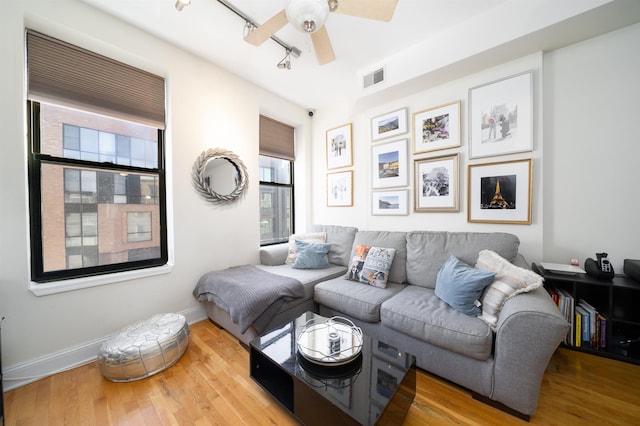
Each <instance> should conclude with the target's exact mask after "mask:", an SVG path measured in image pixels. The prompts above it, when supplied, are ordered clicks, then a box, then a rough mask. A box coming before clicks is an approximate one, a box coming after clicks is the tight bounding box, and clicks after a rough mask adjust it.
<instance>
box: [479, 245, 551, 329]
mask: <svg viewBox="0 0 640 426" xmlns="http://www.w3.org/2000/svg"><path fill="white" fill-rule="evenodd" d="M476 268H477V269H481V270H483V271H489V272H495V274H496V277H495V278H494V280H493V282H492V283H491V284H489V285H488V286H487V288H485V290H484V292H483V293H482V297H481V298H480V303H482V306H481V308H482V313H481V314H480V315H479V316H478V318H480V319H481V320H482V321H484V322H486V323H487V324H489V326H490V327H491V328H492V329H494V330H495V328H496V325H497V324H498V316H499V315H500V311H501V310H502V306H504V303H505V302H506V301H507V300H508V299H510V298H511V297H513V296H515V295H517V294H520V293H526V292H528V291H531V290H534V289H536V288H538V287H540V286H542V282H543V279H542V277H541V276H540V275H538V274H536V273H535V272H533V271H530V270H528V269H524V268H520V267H519V266H516V265H514V264H513V263H511V262H509V261H508V260H507V259H505V258H503V257H502V256H500V255H499V254H498V253H496V252H493V251H491V250H482V251H481V252H480V254H479V256H478V261H477V262H476Z"/></svg>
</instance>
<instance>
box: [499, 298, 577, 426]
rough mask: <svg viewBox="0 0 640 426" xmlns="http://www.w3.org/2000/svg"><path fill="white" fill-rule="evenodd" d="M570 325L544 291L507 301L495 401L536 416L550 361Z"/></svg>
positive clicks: (501, 331) (500, 331) (502, 319)
mask: <svg viewBox="0 0 640 426" xmlns="http://www.w3.org/2000/svg"><path fill="white" fill-rule="evenodd" d="M568 329H569V324H568V323H567V322H566V321H565V320H564V318H563V317H562V315H561V314H560V311H559V309H558V307H557V306H556V305H555V303H553V300H552V299H551V297H549V295H548V294H547V292H546V291H545V289H544V288H542V287H540V288H538V289H536V290H533V291H531V292H529V293H523V294H519V295H517V296H515V297H512V298H511V299H509V300H507V301H506V303H505V304H504V307H503V308H502V312H501V313H500V316H499V318H498V324H497V328H496V340H495V347H494V357H495V369H494V389H493V395H492V397H491V399H494V400H497V401H501V402H503V403H504V404H506V405H508V406H510V407H512V408H514V409H516V410H518V411H520V412H521V413H523V414H529V415H531V414H533V413H535V411H536V407H537V405H538V396H539V393H540V385H541V383H542V376H543V375H544V371H545V369H546V368H547V365H548V363H549V359H550V358H551V356H552V355H553V353H554V352H555V350H556V348H557V347H558V345H559V344H560V342H561V341H562V339H563V338H564V337H565V336H566V334H567V331H568Z"/></svg>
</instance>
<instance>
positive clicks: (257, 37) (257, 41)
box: [244, 9, 289, 46]
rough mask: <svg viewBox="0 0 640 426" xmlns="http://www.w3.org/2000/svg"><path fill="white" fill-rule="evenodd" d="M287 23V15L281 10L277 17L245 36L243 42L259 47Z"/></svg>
mask: <svg viewBox="0 0 640 426" xmlns="http://www.w3.org/2000/svg"><path fill="white" fill-rule="evenodd" d="M288 22H289V21H288V20H287V15H286V14H285V11H284V9H283V10H281V11H280V12H279V13H278V14H277V15H275V16H273V17H271V18H270V19H269V20H268V21H267V22H265V23H264V24H262V25H260V26H259V27H258V28H256V29H254V30H253V31H251V32H250V33H249V34H247V36H246V37H245V38H244V41H246V42H247V43H250V44H253V45H254V46H260V45H261V44H262V43H264V42H265V41H267V40H268V39H269V38H270V37H271V36H272V35H274V34H275V33H277V32H278V31H280V29H281V28H282V27H284V26H285V25H286V24H287V23H288Z"/></svg>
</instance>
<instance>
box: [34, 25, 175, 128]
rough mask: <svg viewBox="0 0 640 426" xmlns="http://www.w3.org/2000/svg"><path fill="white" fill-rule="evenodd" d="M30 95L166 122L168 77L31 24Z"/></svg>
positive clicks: (128, 117) (161, 124) (142, 120)
mask: <svg viewBox="0 0 640 426" xmlns="http://www.w3.org/2000/svg"><path fill="white" fill-rule="evenodd" d="M27 64H28V69H27V74H28V92H29V98H30V99H34V100H42V101H45V102H46V101H51V102H53V103H56V104H63V105H64V106H69V107H75V108H80V109H83V110H85V111H91V112H94V113H98V114H107V115H110V116H112V117H115V118H119V119H123V120H128V121H135V122H138V123H141V124H145V125H149V126H153V127H157V128H159V129H164V128H165V96H164V93H165V87H164V86H165V85H164V79H163V78H162V77H159V76H157V75H154V74H151V73H149V72H146V71H143V70H140V69H137V68H134V67H132V66H129V65H127V64H124V63H122V62H118V61H115V60H113V59H110V58H107V57H104V56H101V55H98V54H96V53H93V52H90V51H88V50H85V49H82V48H80V47H77V46H74V45H71V44H69V43H66V42H63V41H60V40H57V39H55V38H52V37H49V36H46V35H44V34H40V33H38V32H35V31H32V30H27Z"/></svg>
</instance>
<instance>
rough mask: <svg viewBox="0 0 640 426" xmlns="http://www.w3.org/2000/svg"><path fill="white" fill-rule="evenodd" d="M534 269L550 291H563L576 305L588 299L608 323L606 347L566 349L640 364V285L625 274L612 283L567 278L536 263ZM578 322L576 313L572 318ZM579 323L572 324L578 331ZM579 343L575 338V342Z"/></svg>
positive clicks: (575, 276)
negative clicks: (576, 324)
mask: <svg viewBox="0 0 640 426" xmlns="http://www.w3.org/2000/svg"><path fill="white" fill-rule="evenodd" d="M531 269H532V270H533V271H534V272H536V273H538V274H540V275H542V276H543V277H544V286H545V288H546V289H547V291H550V290H551V291H552V292H553V291H555V292H557V291H558V290H560V291H561V292H563V293H565V294H568V295H569V296H570V297H572V298H573V302H574V304H575V305H578V301H579V300H584V301H586V302H587V303H589V304H590V305H591V306H593V307H594V308H595V309H596V310H597V312H598V314H599V315H601V316H602V317H603V318H604V320H605V324H606V325H605V327H604V328H603V330H599V331H600V332H601V333H604V341H603V345H602V347H593V345H592V344H591V342H588V341H587V342H582V343H581V344H580V346H577V345H576V344H575V342H574V343H573V344H566V343H565V344H563V345H564V346H566V347H568V348H570V349H574V350H579V351H582V352H588V353H591V354H594V355H600V356H605V357H609V358H614V359H618V360H621V361H626V362H630V363H633V364H640V309H639V308H638V307H639V306H640V283H638V282H637V281H634V280H632V279H631V278H629V277H627V276H625V275H616V276H615V277H614V278H613V279H612V280H611V281H602V280H596V279H594V278H592V277H591V276H589V275H587V274H573V275H566V274H560V273H554V272H552V271H548V270H546V269H544V268H543V267H542V266H540V265H537V264H535V263H534V264H533V265H532V267H531ZM571 320H572V321H573V322H575V312H574V313H573V314H572V315H571ZM573 326H575V324H572V330H574V327H573ZM574 340H575V339H574Z"/></svg>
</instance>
